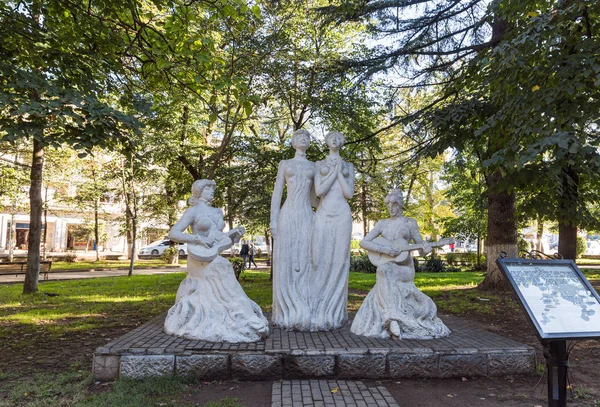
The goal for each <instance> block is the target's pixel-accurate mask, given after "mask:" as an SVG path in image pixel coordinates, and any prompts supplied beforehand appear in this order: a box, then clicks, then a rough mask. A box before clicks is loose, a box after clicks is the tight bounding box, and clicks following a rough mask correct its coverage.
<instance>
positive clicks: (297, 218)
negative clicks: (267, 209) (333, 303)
mask: <svg viewBox="0 0 600 407" xmlns="http://www.w3.org/2000/svg"><path fill="white" fill-rule="evenodd" d="M309 145H310V133H309V132H308V131H306V130H298V131H296V132H295V133H294V135H293V137H292V146H293V147H294V149H296V155H295V156H294V158H292V159H291V160H284V161H281V162H280V163H279V169H278V170H277V180H276V181H275V188H274V190H273V196H272V198H271V233H272V234H273V238H274V240H275V241H274V250H273V316H272V322H273V323H274V324H275V325H276V326H279V327H282V328H284V329H291V330H298V331H303V330H307V329H308V326H309V319H310V306H309V302H308V300H309V298H308V297H309V295H308V293H309V289H310V287H309V280H308V277H309V273H310V238H311V229H312V222H313V210H312V207H311V205H312V206H317V202H318V200H317V197H316V196H315V193H314V185H313V180H314V177H315V164H314V163H312V162H310V161H308V159H307V158H306V149H307V148H308V146H309ZM286 184H287V198H286V200H285V202H284V204H283V206H282V207H281V208H280V206H281V198H282V195H283V188H284V186H285V185H286Z"/></svg>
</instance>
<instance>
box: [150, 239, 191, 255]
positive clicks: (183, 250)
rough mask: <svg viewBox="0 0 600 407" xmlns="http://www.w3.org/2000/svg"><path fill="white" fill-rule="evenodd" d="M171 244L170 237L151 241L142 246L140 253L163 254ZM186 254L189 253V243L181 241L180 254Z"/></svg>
mask: <svg viewBox="0 0 600 407" xmlns="http://www.w3.org/2000/svg"><path fill="white" fill-rule="evenodd" d="M170 245H171V241H170V240H168V239H165V240H157V241H156V242H153V243H150V244H149V245H148V246H144V247H142V248H141V249H140V251H139V253H138V254H141V255H152V256H159V255H162V254H163V253H164V252H165V250H167V249H168V248H169V246H170ZM185 254H187V244H186V243H179V255H180V256H182V255H185Z"/></svg>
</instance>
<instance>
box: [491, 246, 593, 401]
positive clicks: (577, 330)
mask: <svg viewBox="0 0 600 407" xmlns="http://www.w3.org/2000/svg"><path fill="white" fill-rule="evenodd" d="M496 264H497V265H498V267H499V268H500V270H501V271H502V273H503V274H504V276H505V277H506V279H507V280H508V281H509V282H510V284H511V286H512V288H513V289H514V290H515V293H516V294H517V296H518V298H519V304H520V305H521V307H522V308H523V310H524V311H525V314H526V315H527V317H528V318H527V319H528V320H529V322H530V323H531V325H532V326H533V328H534V329H535V332H536V334H537V336H538V338H539V339H540V341H541V342H542V345H543V346H544V357H545V358H546V367H547V374H548V406H550V407H563V406H566V405H567V369H568V363H569V362H568V358H569V355H568V353H567V340H577V339H597V338H600V296H599V295H598V293H597V292H596V290H595V289H594V288H593V287H592V285H591V284H590V282H589V281H588V280H587V279H586V278H585V276H584V275H583V273H582V272H581V270H579V268H577V266H576V265H575V262H574V261H573V260H541V259H536V258H531V259H527V258H525V259H523V258H521V259H509V258H502V257H501V258H498V259H497V260H496Z"/></svg>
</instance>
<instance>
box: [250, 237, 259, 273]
mask: <svg viewBox="0 0 600 407" xmlns="http://www.w3.org/2000/svg"><path fill="white" fill-rule="evenodd" d="M255 254H256V247H254V243H250V247H249V248H248V268H249V269H251V268H252V265H253V264H254V268H258V266H257V265H256V263H255V262H254V255H255Z"/></svg>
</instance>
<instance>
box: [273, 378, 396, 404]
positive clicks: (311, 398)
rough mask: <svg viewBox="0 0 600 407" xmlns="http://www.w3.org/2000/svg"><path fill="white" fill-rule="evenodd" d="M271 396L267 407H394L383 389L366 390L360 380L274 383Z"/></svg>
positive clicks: (393, 402) (372, 388)
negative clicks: (269, 404) (269, 405)
mask: <svg viewBox="0 0 600 407" xmlns="http://www.w3.org/2000/svg"><path fill="white" fill-rule="evenodd" d="M271 394H272V396H271V407H300V406H312V407H330V406H348V407H371V406H376V407H398V403H396V400H394V398H393V397H392V395H391V394H390V393H389V392H388V391H387V389H386V388H385V387H383V386H376V387H367V386H365V384H364V383H363V382H360V381H346V380H285V381H277V382H275V383H273V391H272V392H271Z"/></svg>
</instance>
